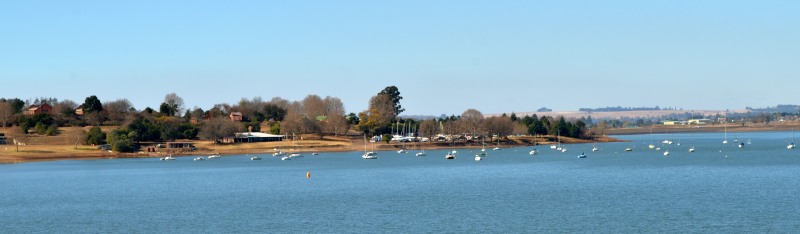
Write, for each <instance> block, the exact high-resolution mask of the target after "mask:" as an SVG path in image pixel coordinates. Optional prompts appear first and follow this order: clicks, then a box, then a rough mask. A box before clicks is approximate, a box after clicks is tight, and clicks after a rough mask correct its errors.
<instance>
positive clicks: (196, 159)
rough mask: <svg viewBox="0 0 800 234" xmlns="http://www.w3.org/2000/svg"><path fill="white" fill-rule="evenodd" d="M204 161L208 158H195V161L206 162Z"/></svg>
mask: <svg viewBox="0 0 800 234" xmlns="http://www.w3.org/2000/svg"><path fill="white" fill-rule="evenodd" d="M204 160H206V158H203V157H196V158H194V161H204Z"/></svg>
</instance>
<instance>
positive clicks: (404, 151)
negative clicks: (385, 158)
mask: <svg viewBox="0 0 800 234" xmlns="http://www.w3.org/2000/svg"><path fill="white" fill-rule="evenodd" d="M397 153H398V154H405V153H408V151H406V150H405V149H400V150H398V151H397Z"/></svg>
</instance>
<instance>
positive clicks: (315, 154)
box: [311, 153, 319, 156]
mask: <svg viewBox="0 0 800 234" xmlns="http://www.w3.org/2000/svg"><path fill="white" fill-rule="evenodd" d="M311 155H314V156H317V155H319V153H311Z"/></svg>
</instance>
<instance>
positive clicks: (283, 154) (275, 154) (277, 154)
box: [272, 151, 286, 157]
mask: <svg viewBox="0 0 800 234" xmlns="http://www.w3.org/2000/svg"><path fill="white" fill-rule="evenodd" d="M272 156H273V157H281V156H286V152H283V151H278V152H275V153H273V154H272Z"/></svg>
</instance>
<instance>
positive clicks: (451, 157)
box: [444, 150, 456, 159]
mask: <svg viewBox="0 0 800 234" xmlns="http://www.w3.org/2000/svg"><path fill="white" fill-rule="evenodd" d="M454 151H455V150H454ZM455 158H456V155H455V154H453V153H449V154H447V155H445V156H444V159H455Z"/></svg>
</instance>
